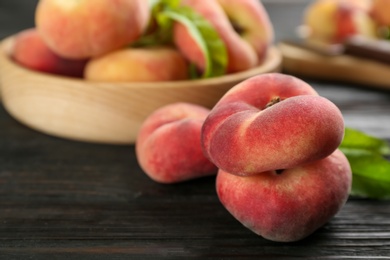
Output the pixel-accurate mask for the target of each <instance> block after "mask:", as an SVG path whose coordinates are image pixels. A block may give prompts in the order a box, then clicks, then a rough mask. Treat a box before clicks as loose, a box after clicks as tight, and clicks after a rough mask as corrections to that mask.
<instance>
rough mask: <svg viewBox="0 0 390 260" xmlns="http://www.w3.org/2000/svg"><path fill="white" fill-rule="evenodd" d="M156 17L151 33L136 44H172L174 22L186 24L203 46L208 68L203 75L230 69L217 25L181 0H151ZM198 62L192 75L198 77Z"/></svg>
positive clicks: (152, 22)
mask: <svg viewBox="0 0 390 260" xmlns="http://www.w3.org/2000/svg"><path fill="white" fill-rule="evenodd" d="M149 4H150V7H151V9H152V12H151V13H152V17H151V20H150V23H149V28H148V30H147V33H145V35H143V36H142V37H141V38H140V39H139V40H138V41H137V42H135V43H134V44H133V46H135V47H140V46H154V45H172V44H173V26H174V23H175V22H177V23H180V24H182V25H183V26H185V27H186V29H187V30H188V32H189V34H190V35H191V37H192V38H193V40H194V41H195V42H196V43H197V45H198V47H199V48H200V50H201V52H202V54H203V56H204V59H205V68H204V71H203V72H202V75H201V77H202V78H211V77H218V76H222V75H224V74H225V73H226V67H227V62H228V60H227V59H228V58H227V50H226V46H225V44H224V42H223V41H222V39H221V38H220V37H219V34H218V33H217V31H216V30H215V28H214V27H213V26H212V25H211V24H210V23H209V22H208V21H207V20H206V19H205V18H203V16H201V15H200V14H198V13H197V12H196V11H194V10H193V9H191V8H189V7H186V6H182V5H180V0H150V1H149ZM195 72H196V71H195V70H194V64H191V66H190V71H189V73H190V76H191V78H198V77H199V76H198V73H195Z"/></svg>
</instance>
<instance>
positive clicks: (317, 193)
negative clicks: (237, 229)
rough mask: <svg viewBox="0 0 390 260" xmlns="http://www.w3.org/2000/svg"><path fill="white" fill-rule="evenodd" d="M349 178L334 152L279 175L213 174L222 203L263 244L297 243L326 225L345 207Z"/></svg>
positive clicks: (344, 164)
mask: <svg viewBox="0 0 390 260" xmlns="http://www.w3.org/2000/svg"><path fill="white" fill-rule="evenodd" d="M351 180H352V174H351V169H350V166H349V163H348V160H347V159H346V158H345V156H344V154H343V153H342V152H340V151H339V150H336V151H335V152H333V153H332V154H331V155H330V156H328V157H326V158H324V159H322V160H319V161H315V162H312V163H308V164H304V165H301V166H297V167H295V168H291V169H286V170H283V171H275V170H272V171H267V172H263V173H259V174H257V175H254V176H249V177H241V176H235V175H233V174H230V173H226V172H224V171H222V170H220V171H219V172H218V175H217V184H216V190H217V194H218V197H219V199H220V201H221V203H222V204H223V205H224V206H225V207H226V209H227V210H228V211H229V212H230V213H231V214H232V215H233V216H234V217H235V218H236V219H237V220H238V221H240V222H241V223H242V224H243V225H244V226H245V227H247V228H249V229H250V230H252V231H253V232H255V233H256V234H258V235H260V236H263V237H264V238H266V239H269V240H273V241H279V242H292V241H297V240H301V239H303V238H305V237H307V236H309V235H310V234H312V233H313V232H314V231H315V230H317V229H318V228H320V227H321V226H323V225H324V224H325V223H327V222H328V221H329V220H330V219H331V218H332V217H333V216H334V215H335V214H336V213H337V212H339V210H340V209H341V208H342V206H343V205H344V204H345V202H346V200H347V198H348V195H349V191H350V188H351Z"/></svg>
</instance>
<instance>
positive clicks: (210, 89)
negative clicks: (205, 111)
mask: <svg viewBox="0 0 390 260" xmlns="http://www.w3.org/2000/svg"><path fill="white" fill-rule="evenodd" d="M12 44H13V38H12V37H9V38H7V39H5V40H3V41H2V42H1V45H0V68H1V69H0V87H1V88H0V92H1V97H2V101H3V104H4V107H5V109H6V110H7V111H8V113H10V114H11V115H12V116H13V117H14V118H15V119H16V120H18V121H20V122H21V123H23V124H25V125H27V126H29V127H31V128H33V129H36V130H38V131H40V132H43V133H46V134H50V135H53V136H57V137H62V138H67V139H72V140H78V141H87V142H96V143H107V144H133V143H134V142H135V140H136V137H137V133H138V130H139V128H140V126H141V124H142V122H143V121H144V119H145V118H146V117H147V116H148V115H149V114H150V113H152V112H153V111H154V110H155V109H157V108H159V107H161V106H163V105H166V104H169V103H174V102H179V101H182V102H190V103H194V104H199V105H203V106H206V107H208V108H211V107H213V105H214V104H215V103H216V102H217V101H218V100H219V99H220V98H221V97H222V95H223V94H224V93H225V92H226V91H227V90H229V89H230V88H231V87H233V86H234V85H235V84H237V83H238V82H240V81H243V80H245V79H247V78H249V77H252V76H254V75H257V74H261V73H267V72H277V71H280V69H281V60H282V58H281V54H280V52H279V51H278V50H277V49H276V48H275V47H272V48H271V49H270V51H269V54H268V56H267V59H266V61H265V62H264V63H263V64H262V65H261V66H259V67H257V68H254V69H251V70H248V71H245V72H240V73H236V74H231V75H226V76H222V77H218V78H212V79H201V80H191V81H189V80H188V81H175V82H159V83H127V82H126V83H125V82H124V83H112V82H88V81H85V80H81V79H72V78H66V77H60V76H55V75H49V74H44V73H39V72H35V71H31V70H28V69H25V68H23V67H21V66H19V65H17V64H16V63H15V62H13V61H12V60H11V59H10V58H9V56H10V51H11V48H12Z"/></svg>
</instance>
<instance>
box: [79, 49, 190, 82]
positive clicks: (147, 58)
mask: <svg viewBox="0 0 390 260" xmlns="http://www.w3.org/2000/svg"><path fill="white" fill-rule="evenodd" d="M188 71H189V70H188V63H187V61H186V59H185V58H184V57H183V56H182V55H181V54H180V53H179V52H178V51H177V50H175V49H172V48H168V47H158V48H125V49H121V50H117V51H113V52H111V53H108V54H106V55H103V56H100V57H97V58H93V59H91V60H90V61H89V62H88V64H87V66H86V68H85V79H86V80H91V81H112V82H113V81H123V82H124V81H127V82H161V81H173V80H185V79H188Z"/></svg>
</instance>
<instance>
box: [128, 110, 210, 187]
mask: <svg viewBox="0 0 390 260" xmlns="http://www.w3.org/2000/svg"><path fill="white" fill-rule="evenodd" d="M208 113H209V110H208V109H206V108H204V107H201V106H198V105H193V104H188V103H174V104H170V105H166V106H164V107H162V108H160V109H157V110H156V111H155V112H154V113H152V114H151V115H150V116H149V117H148V118H147V119H146V120H145V121H144V123H143V124H142V126H141V129H140V131H139V135H138V137H137V140H136V145H135V146H136V156H137V160H138V162H139V164H140V166H141V168H142V169H143V170H144V172H145V173H146V174H147V175H148V176H149V177H150V178H151V179H153V180H154V181H156V182H160V183H177V182H182V181H186V180H190V179H194V178H199V177H203V176H207V175H213V174H216V172H217V168H216V167H215V166H214V164H212V163H211V162H210V161H209V160H208V159H207V158H206V157H205V156H204V155H203V152H202V148H201V144H200V131H201V128H202V124H203V121H204V119H205V118H206V116H207V115H208Z"/></svg>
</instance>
